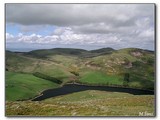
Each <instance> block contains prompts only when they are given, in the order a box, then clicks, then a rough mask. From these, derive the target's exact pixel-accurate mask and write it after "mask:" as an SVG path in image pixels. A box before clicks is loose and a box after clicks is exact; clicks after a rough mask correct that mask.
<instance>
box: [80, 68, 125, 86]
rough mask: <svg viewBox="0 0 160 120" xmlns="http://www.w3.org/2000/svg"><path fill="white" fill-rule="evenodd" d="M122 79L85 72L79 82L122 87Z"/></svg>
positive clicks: (95, 72) (99, 73)
mask: <svg viewBox="0 0 160 120" xmlns="http://www.w3.org/2000/svg"><path fill="white" fill-rule="evenodd" d="M122 79H123V78H122V77H120V76H116V75H107V74H105V73H103V72H99V71H98V72H97V71H91V72H87V73H86V74H85V75H84V76H83V77H82V78H80V81H81V82H82V83H90V84H96V83H98V84H102V85H109V84H112V85H123V80H122Z"/></svg>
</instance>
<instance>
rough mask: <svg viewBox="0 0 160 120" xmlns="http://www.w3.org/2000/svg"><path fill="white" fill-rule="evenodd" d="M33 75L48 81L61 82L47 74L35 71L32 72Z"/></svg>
mask: <svg viewBox="0 0 160 120" xmlns="http://www.w3.org/2000/svg"><path fill="white" fill-rule="evenodd" d="M33 75H34V76H36V77H38V78H42V79H45V80H48V81H51V82H55V83H57V84H61V83H62V81H61V80H59V79H57V78H55V77H51V76H48V75H45V74H42V73H39V72H35V73H33Z"/></svg>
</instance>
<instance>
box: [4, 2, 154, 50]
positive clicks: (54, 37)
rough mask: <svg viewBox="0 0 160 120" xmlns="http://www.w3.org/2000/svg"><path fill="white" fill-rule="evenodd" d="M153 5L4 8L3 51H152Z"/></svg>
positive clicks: (36, 5) (24, 6)
mask: <svg viewBox="0 0 160 120" xmlns="http://www.w3.org/2000/svg"><path fill="white" fill-rule="evenodd" d="M154 9H155V6H154V4H6V48H7V49H10V50H11V49H14V50H15V49H17V50H18V49H19V50H20V49H21V50H22V49H26V50H31V49H42V48H55V47H66V48H82V49H88V50H90V49H98V48H103V47H112V48H114V49H121V48H128V47H136V48H143V49H149V50H154V42H155V37H154V32H155V31H154V27H155V26H154V24H155V23H154V17H155V16H154V14H155V13H154V12H155V11H154Z"/></svg>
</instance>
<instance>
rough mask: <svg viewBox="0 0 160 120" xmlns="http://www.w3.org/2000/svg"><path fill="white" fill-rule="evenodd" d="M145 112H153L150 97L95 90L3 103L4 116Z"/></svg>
mask: <svg viewBox="0 0 160 120" xmlns="http://www.w3.org/2000/svg"><path fill="white" fill-rule="evenodd" d="M145 111H146V112H148V113H153V115H154V96H152V95H143V96H138V95H137V96H135V95H131V94H127V93H117V92H105V91H96V90H88V91H83V92H77V93H73V94H69V95H64V96H59V97H55V98H50V99H46V100H44V101H41V102H31V101H24V102H7V103H6V115H8V116H9V115H29V116H39V115H41V116H138V115H139V112H145ZM151 116H152V115H151Z"/></svg>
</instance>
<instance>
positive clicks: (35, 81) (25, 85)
mask: <svg viewBox="0 0 160 120" xmlns="http://www.w3.org/2000/svg"><path fill="white" fill-rule="evenodd" d="M55 87H58V85H57V84H55V83H53V82H50V81H47V80H44V79H41V78H37V77H35V76H33V75H31V74H20V73H14V72H6V100H9V101H10V100H12V101H14V100H19V99H27V98H31V97H34V96H36V95H38V94H39V93H40V92H41V91H42V90H44V89H48V88H55Z"/></svg>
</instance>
